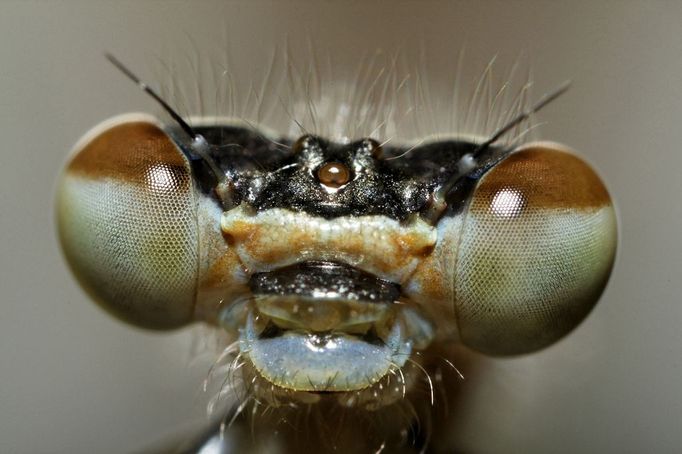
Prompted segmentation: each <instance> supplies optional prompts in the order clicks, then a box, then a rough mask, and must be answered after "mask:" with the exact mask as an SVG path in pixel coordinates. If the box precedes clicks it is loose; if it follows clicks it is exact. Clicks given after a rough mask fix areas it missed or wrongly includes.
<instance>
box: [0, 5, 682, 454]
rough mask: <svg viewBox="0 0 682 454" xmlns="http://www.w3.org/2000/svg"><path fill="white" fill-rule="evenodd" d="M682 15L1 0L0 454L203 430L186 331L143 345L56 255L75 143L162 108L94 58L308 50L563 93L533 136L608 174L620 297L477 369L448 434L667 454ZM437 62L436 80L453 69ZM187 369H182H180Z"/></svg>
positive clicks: (679, 406) (677, 391) (679, 190)
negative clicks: (387, 56)
mask: <svg viewBox="0 0 682 454" xmlns="http://www.w3.org/2000/svg"><path fill="white" fill-rule="evenodd" d="M681 24H682V5H680V4H679V3H677V2H673V1H669V2H666V1H646V2H645V1H625V0H622V1H601V2H594V1H575V2H563V4H559V2H549V1H540V0H538V1H470V2H456V1H451V2H427V1H414V2H398V1H385V2H374V1H363V2H361V1H356V2H351V1H327V2H315V1H309V2H305V1H296V2H293V1H292V2H289V1H278V2H247V1H244V2H209V1H199V2H173V1H128V2H126V1H120V2H93V1H55V2H45V1H23V2H11V1H7V0H3V1H0V137H1V138H2V142H1V143H2V145H1V146H0V156H1V161H0V163H1V165H0V232H1V233H0V260H1V265H0V290H1V292H2V293H1V296H0V452H3V453H90V452H100V453H108V452H111V453H119V452H129V451H131V450H133V449H135V448H137V447H140V446H143V445H145V444H147V443H149V442H150V441H152V440H154V439H157V438H158V437H160V436H162V435H163V434H164V433H169V431H172V430H173V428H174V427H176V426H178V425H181V424H183V423H184V422H186V421H187V420H188V419H189V418H190V417H191V416H197V415H199V416H200V415H201V414H202V408H203V403H202V402H203V401H202V396H201V392H200V386H201V380H202V379H203V377H204V376H205V374H206V367H207V364H208V361H207V359H206V358H202V357H199V358H198V359H197V358H196V357H195V355H193V354H192V351H193V350H195V348H194V347H192V343H193V342H196V338H197V336H195V335H193V333H191V332H190V330H186V331H183V332H178V333H172V334H153V333H148V332H142V331H139V330H136V329H133V328H130V327H127V326H125V325H123V324H121V323H119V322H117V321H115V320H113V319H111V318H110V317H108V316H107V315H106V314H105V313H104V312H103V311H101V310H100V309H99V308H97V307H96V306H94V305H93V304H91V303H90V302H89V301H88V300H87V298H86V296H85V295H84V293H83V292H82V291H81V290H80V289H79V288H78V286H77V285H76V283H75V282H74V280H73V278H72V276H71V275H70V273H69V271H68V269H67V268H66V266H65V263H64V261H63V260H62V257H61V255H60V252H59V246H58V244H57V240H56V235H55V227H54V222H53V218H54V213H53V199H54V187H55V183H56V178H57V176H58V174H59V170H60V167H61V165H62V163H63V162H64V160H65V157H66V155H67V153H68V151H69V150H70V148H71V147H72V146H73V144H74V143H75V142H76V140H77V139H78V138H79V137H80V136H81V135H82V134H83V133H85V132H86V131H87V130H88V129H89V128H91V127H92V126H94V125H95V124H97V123H99V122H100V121H101V120H103V119H105V118H107V117H109V116H112V115H114V114H118V113H123V112H130V111H147V112H157V108H156V107H155V106H154V105H153V104H152V103H151V102H150V101H149V100H148V99H147V98H146V97H145V96H143V95H142V94H141V93H140V92H139V91H138V90H136V89H135V87H134V86H132V84H130V83H129V82H128V81H126V80H125V79H124V78H123V77H122V76H121V74H119V73H118V72H117V71H115V70H114V69H113V68H112V67H111V65H109V64H108V63H107V62H106V61H105V60H104V58H103V57H102V55H103V52H104V51H107V50H108V51H112V52H114V53H116V54H117V55H118V56H119V57H120V58H121V59H123V60H124V61H126V62H127V63H128V64H129V65H130V66H131V67H133V68H136V69H137V68H139V72H140V73H142V74H143V75H144V76H145V77H147V78H152V81H155V80H154V79H153V76H154V74H153V73H152V72H150V71H149V68H150V65H149V64H148V63H149V60H150V59H156V58H160V59H161V60H163V58H164V56H169V55H172V56H175V58H177V54H178V53H179V54H180V55H191V54H192V52H193V49H194V50H196V49H199V50H200V51H201V52H206V53H207V54H209V55H210V54H211V52H215V48H216V46H218V45H221V46H222V43H223V42H224V37H225V36H227V37H228V39H229V42H230V47H231V48H232V60H233V61H234V62H236V63H237V64H240V63H241V62H243V63H244V64H245V65H246V64H249V65H251V66H253V65H254V64H256V65H257V64H258V59H261V58H262V56H263V55H267V53H268V52H269V51H270V49H271V48H272V46H273V45H274V44H275V43H280V44H281V43H282V42H283V40H284V37H286V36H289V37H290V38H293V41H294V42H295V41H296V38H297V37H299V36H308V37H310V38H311V39H310V41H311V42H312V43H313V44H314V46H315V47H316V48H317V49H322V50H324V52H327V53H329V54H330V55H333V56H335V57H336V58H338V61H340V62H353V61H354V60H357V58H358V56H359V55H360V54H362V52H364V51H365V50H366V49H371V48H375V47H376V48H383V49H387V50H392V51H395V50H396V49H397V48H398V47H399V48H400V51H401V52H404V54H405V55H406V56H407V57H406V58H408V59H410V58H417V56H418V55H419V49H420V48H426V49H428V51H427V54H428V55H429V58H430V61H431V63H432V64H433V65H434V67H435V68H436V71H434V77H435V78H439V77H442V76H444V75H443V74H439V73H438V71H437V68H438V65H439V64H440V62H439V58H441V57H442V59H443V67H446V66H448V65H449V63H451V61H452V59H453V58H456V54H457V52H458V51H459V49H460V48H461V47H462V46H464V45H465V46H466V49H467V54H466V60H465V63H466V67H465V70H464V74H465V76H466V77H474V76H475V75H476V74H480V72H481V71H482V68H483V67H484V66H485V64H486V63H487V62H488V61H489V60H490V59H491V58H492V57H493V56H494V55H498V63H499V67H500V68H502V69H504V68H506V67H507V66H508V65H510V64H511V63H512V62H513V61H514V60H515V59H516V58H517V56H518V55H519V54H520V53H522V54H523V55H525V56H526V57H524V58H526V59H527V60H528V61H530V63H531V66H532V68H533V76H534V77H533V78H534V80H535V81H536V90H535V91H534V93H536V94H540V93H542V92H543V91H545V90H547V89H549V88H551V87H552V86H556V85H557V84H558V83H560V82H561V81H563V80H565V79H572V80H573V83H574V85H573V88H572V89H571V90H570V92H569V93H568V94H567V95H565V96H564V97H562V98H561V100H559V101H557V102H556V103H555V104H553V105H552V106H549V107H548V108H547V109H546V110H545V111H544V112H543V113H542V114H541V115H540V119H541V120H542V121H546V122H547V124H546V125H545V126H543V127H542V129H541V131H540V134H539V136H540V137H541V138H547V139H552V140H555V141H559V142H563V143H566V144H569V145H570V146H572V147H573V148H575V149H577V150H580V151H581V152H582V153H583V154H584V155H585V156H587V158H588V159H589V160H590V161H591V162H592V163H593V164H594V165H595V166H596V167H597V168H598V169H599V172H600V173H601V175H602V176H603V177H604V179H605V180H606V182H607V184H608V186H609V189H610V191H611V192H612V194H613V196H614V198H615V200H616V202H617V205H618V210H619V215H620V223H621V224H620V236H621V238H620V248H619V251H618V259H617V263H616V267H615V270H614V272H613V275H612V278H611V281H610V284H609V286H608V288H607V290H606V292H605V294H604V296H603V298H602V300H601V302H600V303H599V304H598V306H597V307H596V309H595V310H594V312H593V313H592V314H591V315H590V317H589V318H588V319H587V320H586V322H585V323H584V324H583V325H581V326H580V328H579V329H577V330H576V331H575V332H574V333H573V334H572V335H571V336H569V337H568V338H566V339H564V340H563V341H562V342H560V343H559V344H557V345H555V346H553V347H551V348H549V349H547V350H545V351H543V352H541V353H538V354H535V355H531V356H527V357H522V358H515V359H506V360H485V361H484V365H485V368H486V373H485V374H481V376H480V377H477V378H476V380H471V381H468V382H467V383H466V387H467V393H466V395H467V396H468V397H467V399H466V401H465V402H463V403H462V405H463V411H462V414H463V417H462V420H461V424H459V425H458V427H456V428H453V437H455V438H456V439H457V440H458V444H459V445H460V446H461V447H462V449H463V450H464V451H465V452H472V453H479V452H483V453H484V452H528V453H544V452H553V453H574V452H599V453H603V452H612V453H627V452H632V453H638V452H658V453H663V452H679V449H680V446H682V431H681V430H680V421H682V330H680V324H681V322H682V303H681V302H680V293H681V292H680V289H681V287H682V273H681V272H680V269H681V265H682V241H680V232H682V203H681V200H680V195H681V194H682V179H681V178H680V172H681V169H682V153H680V150H679V146H680V144H681V143H682V127H681V124H682V123H681V119H682V25H681ZM446 63H448V65H446ZM193 357H194V358H195V359H192V358H193Z"/></svg>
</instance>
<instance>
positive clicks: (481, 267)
mask: <svg viewBox="0 0 682 454" xmlns="http://www.w3.org/2000/svg"><path fill="white" fill-rule="evenodd" d="M616 241H617V233H616V216H615V212H614V208H613V204H612V202H611V198H610V197H609V194H608V192H607V190H606V188H605V187H604V184H603V183H602V181H601V180H600V179H599V177H598V176H597V175H596V173H595V172H594V171H593V170H592V168H590V166H589V165H588V164H586V163H585V162H584V161H582V160H581V159H580V158H578V157H576V156H575V155H573V154H570V153H568V152H566V151H564V150H563V149H562V148H561V147H560V146H558V145H556V144H548V143H539V144H530V145H527V146H525V147H523V148H521V149H519V150H517V151H516V152H514V153H513V154H511V155H510V156H509V157H508V158H507V159H505V160H504V161H502V162H501V163H499V164H498V165H496V166H495V167H494V168H492V169H491V170H490V171H489V172H488V173H487V174H486V175H484V177H483V178H482V179H481V181H480V182H479V184H478V186H477V187H476V189H475V190H474V193H473V195H472V199H471V201H470V206H469V208H468V211H467V213H466V214H465V217H464V220H463V226H462V238H461V242H460V247H459V249H458V257H457V266H456V272H455V275H456V277H455V288H456V290H455V291H456V301H455V307H456V312H457V319H458V324H459V329H460V333H461V337H462V341H463V342H464V343H465V344H467V345H468V346H470V347H472V348H474V349H476V350H479V351H481V352H484V353H487V354H492V355H509V354H520V353H528V352H532V351H534V350H538V349H541V348H543V347H545V346H547V345H549V344H551V343H553V342H555V341H556V340H558V339H559V338H561V337H563V336H564V335H565V334H567V333H568V332H569V331H571V330H572V329H573V328H575V327H576V326H577V325H578V324H579V323H580V322H581V321H582V320H583V319H584V318H585V317H586V316H587V314H588V313H589V312H590V310H591V309H592V307H593V306H594V305H595V303H596V302H597V300H598V299H599V297H600V295H601V293H602V291H603V290H604V287H605V285H606V282H607V280H608V278H609V274H610V272H611V268H612V266H613V260H614V256H615V251H616Z"/></svg>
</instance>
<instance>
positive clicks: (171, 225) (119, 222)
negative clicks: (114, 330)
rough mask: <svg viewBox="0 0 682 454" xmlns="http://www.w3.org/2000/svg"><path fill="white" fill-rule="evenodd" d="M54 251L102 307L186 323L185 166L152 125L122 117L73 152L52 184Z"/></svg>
mask: <svg viewBox="0 0 682 454" xmlns="http://www.w3.org/2000/svg"><path fill="white" fill-rule="evenodd" d="M57 221H58V226H59V235H60V239H61V243H62V248H63V250H64V253H65V255H66V258H67V260H68V262H69V264H70V266H71V268H72V270H73V271H74V273H75V274H76V276H77V277H78V278H79V281H80V283H81V284H82V285H83V286H84V287H85V288H86V289H87V290H88V291H89V293H90V294H91V295H92V296H93V297H94V299H95V300H96V301H98V302H99V304H100V305H101V306H103V307H104V308H105V309H107V310H108V311H110V312H111V313H113V314H114V315H116V316H117V317H119V318H121V319H123V320H124V321H127V322H129V323H133V324H136V325H138V326H143V327H147V328H155V329H167V328H174V327H178V326H181V325H183V324H186V323H188V322H189V321H190V319H191V317H192V311H193V306H194V301H195V293H196V285H197V273H198V238H197V215H196V196H195V192H194V187H193V182H192V177H191V173H190V167H189V163H188V161H187V159H186V158H185V157H184V155H183V154H182V153H181V152H180V150H179V149H178V148H177V146H176V145H175V144H174V143H173V141H172V140H171V139H170V138H169V137H168V135H167V134H166V133H165V132H164V131H163V130H162V129H161V128H160V127H159V126H158V125H157V123H156V121H155V120H153V119H152V118H150V117H142V116H140V115H137V116H131V115H127V116H123V117H119V118H117V119H113V120H110V121H108V122H107V123H106V124H103V125H100V126H98V127H96V128H95V129H94V130H93V132H91V133H90V134H88V136H87V137H86V139H85V140H84V141H83V142H81V144H79V146H78V147H77V150H76V153H75V154H74V155H73V157H72V159H71V161H70V162H69V164H68V166H67V168H66V171H65V173H64V176H63V177H62V180H61V182H60V186H59V192H58V201H57Z"/></svg>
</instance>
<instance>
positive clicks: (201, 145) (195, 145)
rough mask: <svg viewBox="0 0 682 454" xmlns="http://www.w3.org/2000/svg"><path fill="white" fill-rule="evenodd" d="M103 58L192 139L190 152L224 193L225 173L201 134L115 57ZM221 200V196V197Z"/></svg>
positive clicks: (109, 55) (106, 54) (219, 191)
mask: <svg viewBox="0 0 682 454" xmlns="http://www.w3.org/2000/svg"><path fill="white" fill-rule="evenodd" d="M104 56H105V57H106V59H107V60H109V61H110V62H111V64H112V65H114V66H115V67H116V68H118V70H119V71H121V72H122V73H123V74H125V75H126V77H128V79H130V80H132V81H133V82H135V84H136V85H137V86H138V87H140V88H141V89H142V90H143V91H144V92H145V93H147V94H148V95H149V96H151V97H152V98H153V99H154V101H156V102H157V103H159V105H161V107H162V108H163V110H165V111H166V112H168V114H169V115H170V116H171V117H172V118H173V120H175V122H176V123H177V124H178V125H180V127H181V128H182V130H183V131H185V132H186V133H187V135H188V136H190V137H191V138H192V145H191V147H192V150H193V151H195V152H196V153H197V154H198V155H199V157H201V159H203V160H204V162H206V164H208V166H209V168H210V169H211V172H213V174H214V175H215V177H216V180H217V181H218V186H217V188H216V192H218V193H219V195H221V194H220V193H221V192H224V190H225V188H222V189H223V191H221V190H220V188H221V187H222V186H226V185H227V181H226V180H227V177H226V175H225V172H223V171H222V170H220V168H219V167H218V165H217V164H216V162H215V161H214V160H213V158H211V156H209V154H208V150H209V145H208V142H207V141H206V139H205V138H204V136H202V135H201V134H197V133H196V132H194V130H193V129H192V127H191V126H190V125H188V124H187V122H186V121H185V120H183V118H182V117H181V116H180V115H179V114H178V113H177V112H176V111H175V110H174V109H173V108H172V107H171V106H170V105H168V103H167V102H166V101H164V99H163V98H162V97H161V96H159V94H158V93H156V91H154V89H153V88H151V87H150V86H149V85H147V84H146V83H144V82H143V81H142V80H141V79H140V78H139V77H137V76H136V75H135V74H134V73H133V72H132V71H131V70H130V69H128V67H126V66H125V65H124V64H123V63H121V62H120V61H119V60H118V59H117V58H116V57H114V56H113V55H111V54H110V53H108V52H107V53H105V54H104ZM221 198H222V196H221Z"/></svg>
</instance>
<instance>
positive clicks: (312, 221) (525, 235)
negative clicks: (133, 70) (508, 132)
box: [57, 116, 617, 354]
mask: <svg viewBox="0 0 682 454" xmlns="http://www.w3.org/2000/svg"><path fill="white" fill-rule="evenodd" d="M195 130H196V131H198V132H199V133H201V134H202V135H203V136H204V137H205V138H206V139H207V141H208V143H209V144H210V145H211V147H210V155H211V157H212V158H213V159H214V161H215V162H216V163H217V164H218V166H219V167H220V169H221V170H222V171H224V172H225V175H226V178H227V179H228V181H229V188H230V191H231V193H230V194H229V196H230V197H229V204H227V206H226V204H225V200H223V201H222V202H223V203H222V204H221V203H219V201H218V200H217V199H216V197H215V193H214V191H213V184H214V183H211V181H212V180H211V178H207V177H206V174H207V172H205V168H204V167H202V164H201V161H200V160H197V159H195V158H196V157H195V156H193V154H192V150H191V148H190V147H189V146H188V145H187V144H186V143H185V142H183V141H182V140H179V139H177V137H180V136H181V135H180V134H179V133H178V132H177V131H173V130H165V129H163V128H162V127H161V126H160V125H159V124H158V123H157V122H156V120H154V119H152V118H150V117H141V116H125V117H121V118H118V119H116V120H112V121H110V122H108V123H105V124H104V125H102V126H99V127H97V128H96V129H95V130H94V131H93V132H92V133H90V134H88V135H87V136H86V138H85V139H83V140H82V141H81V143H80V144H79V145H78V146H77V147H76V152H75V154H74V156H73V158H72V159H71V161H70V162H69V164H68V166H67V168H66V171H65V173H64V176H63V178H62V182H61V185H60V188H59V196H58V210H57V214H58V218H59V230H60V237H61V240H62V246H63V248H64V251H65V254H66V256H67V259H68V261H69V263H70V265H71V267H72V269H73V270H74V272H75V274H76V275H77V276H78V278H79V280H80V282H81V283H82V285H83V286H84V287H85V288H86V289H88V291H89V292H90V293H91V294H92V295H93V296H94V297H95V299H96V300H97V301H99V302H100V304H101V305H102V306H103V307H105V308H107V309H108V310H110V311H111V312H112V313H114V314H115V315H117V316H118V317H120V318H122V319H124V320H126V321H128V322H130V323H133V324H136V325H140V326H145V327H150V328H160V329H165V328H173V327H178V326H182V325H184V324H188V323H191V322H192V321H196V320H202V321H207V322H210V323H216V321H217V320H218V318H219V317H218V315H217V312H218V310H219V309H220V308H222V307H225V306H226V305H227V306H229V304H230V303H231V302H232V301H236V300H238V299H240V298H242V297H244V296H247V297H248V296H249V295H250V293H249V292H250V288H249V279H250V278H251V276H253V275H255V274H257V273H262V272H271V271H272V270H273V269H279V268H281V267H283V266H289V265H293V264H296V263H303V262H305V261H306V260H324V261H328V262H329V261H330V262H338V263H343V264H344V266H353V267H357V268H358V269H361V270H363V272H371V273H374V274H375V275H376V276H377V278H380V279H384V280H386V281H391V282H393V283H394V284H395V285H396V286H397V288H400V289H402V292H403V293H402V295H401V296H400V298H399V299H400V300H402V301H403V302H405V303H408V304H410V305H411V306H412V307H414V308H416V309H417V310H418V311H419V312H421V313H423V314H429V315H428V316H426V318H430V319H431V322H433V323H434V325H435V329H436V331H437V332H438V333H439V334H445V333H452V332H453V329H452V327H453V325H456V329H455V330H454V331H455V332H458V333H459V337H460V339H461V341H462V342H463V343H465V344H466V345H468V346H470V347H472V348H474V349H477V350H479V351H482V352H485V353H488V354H517V353H525V352H530V351H534V350H537V349H540V348H542V347H544V346H546V345H549V344H551V343H552V342H554V341H556V340H557V339H559V338H560V337H562V336H563V335H565V334H566V333H567V332H569V331H570V330H571V329H572V328H574V327H575V326H576V325H577V324H578V323H579V322H580V321H581V320H582V319H583V318H584V317H585V316H586V315H587V313H589V311H590V310H591V308H592V307H593V306H594V304H595V303H596V301H597V299H598V298H599V296H600V294H601V292H602V290H603V288H604V286H605V284H606V281H607V279H608V276H609V273H610V270H611V266H612V263H613V257H614V253H615V246H616V236H617V235H616V223H615V214H614V210H613V206H612V204H611V200H610V198H609V195H608V193H607V192H606V189H605V188H604V186H603V184H602V183H601V181H600V180H599V178H598V177H597V176H596V174H595V173H594V171H593V170H592V169H591V168H590V167H589V166H588V165H587V164H585V163H584V162H583V161H582V160H580V159H579V158H577V157H575V156H574V155H572V154H570V153H568V152H565V151H563V150H561V149H560V147H559V146H557V145H555V144H537V145H533V146H525V147H522V148H521V149H519V150H516V151H514V152H512V153H511V154H510V155H509V156H508V157H506V158H505V159H503V160H502V161H501V162H499V163H497V164H496V165H494V166H492V167H491V168H488V167H486V166H487V165H488V164H485V165H484V163H481V164H479V165H478V166H477V167H475V168H474V170H472V171H471V172H470V174H468V175H465V176H464V177H463V178H462V180H461V182H460V183H461V184H458V185H455V186H454V189H453V192H452V193H451V194H450V195H449V198H448V200H447V202H448V207H449V208H448V209H447V210H446V211H445V213H443V215H442V216H441V217H440V218H438V221H436V222H435V225H431V222H433V221H431V220H429V218H428V217H427V216H424V213H425V211H426V210H427V209H428V204H429V201H430V196H431V195H432V194H433V193H434V192H435V191H436V190H437V189H438V187H440V185H442V184H443V183H444V182H446V181H448V180H449V179H450V178H451V177H452V176H453V175H456V174H457V173H458V172H460V171H461V166H460V160H461V159H462V157H463V156H465V155H467V154H468V153H471V152H472V151H474V150H475V149H476V144H475V143H471V142H466V141H454V140H451V141H443V142H432V143H426V144H424V145H421V146H419V147H416V148H414V149H413V150H411V151H410V152H409V153H407V154H405V151H406V150H407V149H408V148H409V147H386V148H385V149H383V150H379V151H380V152H377V150H376V149H375V148H376V147H368V146H367V144H368V143H370V142H368V141H367V140H366V139H362V140H359V141H357V142H352V143H350V144H337V143H333V142H329V141H325V140H324V139H323V138H313V139H314V140H306V143H307V145H306V147H304V148H305V149H299V148H301V147H299V146H293V145H294V140H293V139H290V138H282V137H277V138H274V140H268V139H266V138H264V135H263V134H261V133H258V132H257V131H256V132H254V131H252V130H251V129H249V128H241V127H239V126H234V125H224V126H221V127H203V128H202V127H197V128H195ZM371 143H372V144H376V142H371ZM282 144H284V145H288V146H289V147H290V148H289V149H286V148H283V147H281V145H282ZM493 151H494V150H493ZM498 151H499V152H503V151H504V150H498ZM393 158H395V159H393ZM488 162H491V161H488ZM330 165H331V166H330ZM332 168H333V170H334V171H335V172H341V173H342V175H341V177H340V178H337V177H336V176H334V178H332V175H328V174H327V171H329V170H330V169H332ZM327 180H329V181H332V180H334V181H333V183H334V184H325V181H327ZM271 213H272V215H270V214H271ZM285 213H286V214H285ZM284 219H288V220H289V221H287V222H288V223H285V224H282V222H284V221H283V220H284ZM272 229H275V230H272ZM372 229H376V230H372ZM329 232H333V234H332V233H329ZM329 235H332V236H329ZM271 237H272V238H276V240H272V241H270V240H269V239H268V238H271ZM377 241H379V242H385V243H386V244H378V243H377ZM325 245H326V246H325ZM350 245H355V246H352V247H351V246H350ZM334 248H338V249H335V250H330V249H334ZM387 253H388V254H395V257H393V256H391V257H386V256H385V255H386V254H387ZM377 263H381V264H383V265H381V266H379V265H376V264H377ZM390 263H395V264H396V266H397V264H398V263H400V264H401V266H403V268H402V269H400V270H398V271H396V270H391V269H385V266H387V265H385V264H390ZM375 265H376V266H375ZM382 266H383V268H382ZM394 271H395V272H394ZM207 295H210V296H207ZM216 295H217V296H216ZM219 301H222V302H223V304H222V305H219V304H218V302H219ZM389 303H390V302H389ZM321 304H323V303H321ZM453 308H454V314H453V312H452V309H453ZM434 314H439V315H438V316H434ZM436 339H441V340H442V339H443V338H442V336H439V335H436ZM446 341H453V342H454V341H455V339H454V338H448V339H446Z"/></svg>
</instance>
